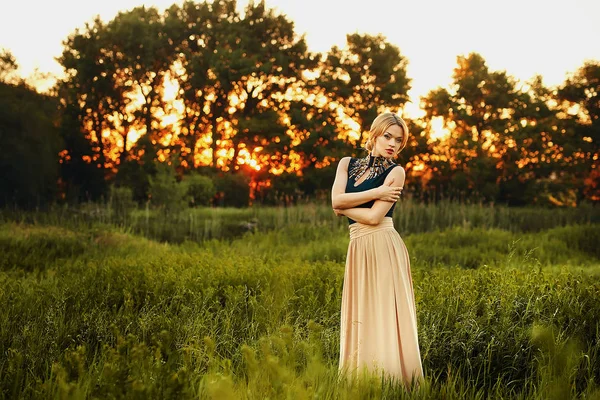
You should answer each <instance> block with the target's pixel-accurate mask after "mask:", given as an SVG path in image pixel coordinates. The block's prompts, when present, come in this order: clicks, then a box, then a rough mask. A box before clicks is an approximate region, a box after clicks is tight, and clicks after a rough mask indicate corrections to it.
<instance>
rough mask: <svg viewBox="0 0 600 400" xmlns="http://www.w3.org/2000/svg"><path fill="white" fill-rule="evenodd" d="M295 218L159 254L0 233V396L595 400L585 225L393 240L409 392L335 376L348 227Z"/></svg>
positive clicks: (598, 374)
mask: <svg viewBox="0 0 600 400" xmlns="http://www.w3.org/2000/svg"><path fill="white" fill-rule="evenodd" d="M315 209H316V210H317V209H318V208H315ZM277 212H280V211H277ZM232 213H234V212H232ZM294 213H295V214H294ZM292 214H294V215H296V216H295V217H294V216H291V215H292ZM300 214H301V213H300V212H299V211H298V210H293V209H290V215H288V216H287V217H286V218H290V219H291V220H292V222H290V223H289V225H287V226H286V225H285V224H283V223H282V225H281V226H278V227H273V228H272V229H271V230H268V231H264V232H262V231H257V232H255V233H246V234H241V236H240V235H238V236H237V237H232V238H229V239H228V240H219V239H214V238H213V239H206V240H204V241H202V242H196V241H194V240H191V239H190V238H188V239H187V240H181V241H179V240H175V241H174V242H175V243H171V244H167V243H159V242H156V241H153V240H150V239H148V238H144V237H141V236H138V235H135V234H133V233H131V231H132V230H131V229H130V228H127V227H123V226H120V227H119V226H111V225H109V224H107V223H101V222H93V223H89V221H88V222H86V223H79V224H78V225H77V224H75V222H72V224H70V225H69V224H67V225H66V226H65V227H57V226H55V225H52V224H39V223H38V224H29V223H17V222H8V221H6V222H4V223H3V224H0V252H1V253H2V254H3V257H2V259H1V260H0V304H2V309H1V310H0V354H1V356H0V398H140V399H142V398H143V399H147V398H215V399H217V398H218V399H222V398H246V399H263V398H271V399H279V398H294V399H296V398H298V399H302V398H306V399H308V398H331V399H333V398H335V399H358V398H361V399H362V398H369V399H371V398H372V399H378V398H390V399H395V398H431V399H436V398H447V399H484V398H523V399H525V398H528V399H529V398H539V399H546V398H557V399H563V398H570V397H575V396H581V397H584V396H585V398H596V399H598V398H600V391H599V389H598V385H599V384H600V367H599V365H600V354H598V349H599V348H600V318H599V316H600V283H599V281H598V275H599V273H598V271H599V268H598V267H599V266H600V261H599V256H598V249H597V246H596V244H597V243H598V235H599V232H600V229H599V226H598V225H591V224H589V223H585V224H583V225H574V224H571V225H568V224H566V223H565V224H562V225H568V226H561V224H554V225H552V224H551V223H549V222H539V226H542V225H544V224H548V225H552V226H551V227H550V228H548V229H537V230H531V229H530V230H517V229H514V230H510V229H499V228H490V227H471V226H468V224H462V225H454V226H453V227H444V228H443V229H435V230H429V231H426V232H420V233H417V232H402V230H401V229H398V230H399V231H400V233H401V235H402V237H403V239H404V241H405V243H406V245H407V247H408V249H409V253H410V255H411V266H412V274H413V282H414V287H415V296H416V302H417V312H418V315H417V317H418V329H419V342H420V348H421V355H422V358H423V367H424V371H425V374H426V381H425V382H424V384H423V385H422V386H421V387H420V388H419V389H418V390H414V391H413V392H410V393H409V392H406V391H405V390H404V389H403V388H402V386H400V385H398V384H397V383H394V382H389V381H385V380H382V379H380V378H378V377H377V376H365V377H364V378H363V379H361V380H360V381H358V382H353V383H349V382H346V381H344V380H340V379H339V377H338V374H337V360H338V356H339V353H338V351H339V348H338V346H339V310H340V301H341V290H342V283H343V273H344V260H345V254H346V250H347V245H348V231H347V227H345V226H342V225H340V226H337V225H335V224H333V223H332V222H331V221H324V222H323V223H321V224H313V223H311V222H310V221H308V222H303V221H299V220H295V221H294V218H296V219H299V218H300V217H299V215H300ZM273 215H277V214H273ZM46 218H51V216H46ZM13 220H14V219H13ZM554 222H556V221H554ZM565 222H566V221H565ZM415 230H416V229H415Z"/></svg>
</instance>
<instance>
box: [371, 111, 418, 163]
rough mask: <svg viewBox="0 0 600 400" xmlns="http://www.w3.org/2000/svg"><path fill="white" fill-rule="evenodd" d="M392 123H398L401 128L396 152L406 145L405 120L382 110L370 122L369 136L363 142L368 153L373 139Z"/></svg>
mask: <svg viewBox="0 0 600 400" xmlns="http://www.w3.org/2000/svg"><path fill="white" fill-rule="evenodd" d="M392 125H398V126H399V127H400V128H402V143H400V149H399V150H398V153H400V152H401V151H402V149H404V147H406V143H408V126H407V125H406V122H404V120H403V119H402V118H400V117H399V116H398V115H396V114H394V113H392V112H384V113H383V114H379V115H378V116H377V118H375V119H374V120H373V123H372V124H371V129H370V131H369V138H368V139H367V142H366V143H365V149H367V150H368V151H369V153H370V152H371V151H372V150H373V145H374V144H375V140H377V138H378V137H379V136H381V135H383V134H384V132H385V131H386V130H387V128H389V127H390V126H392ZM398 153H396V154H398Z"/></svg>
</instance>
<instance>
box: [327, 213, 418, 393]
mask: <svg viewBox="0 0 600 400" xmlns="http://www.w3.org/2000/svg"><path fill="white" fill-rule="evenodd" d="M349 228H350V244H349V246H348V253H347V257H346V270H345V274H344V284H343V290H342V311H341V329H340V360H339V369H340V371H341V372H343V373H344V374H348V375H349V376H351V377H352V376H357V374H358V373H360V372H361V370H364V369H366V370H368V371H369V372H378V371H379V372H381V370H383V372H384V373H385V374H386V375H388V377H392V378H393V379H398V380H399V381H401V382H402V383H404V384H405V385H411V381H413V380H414V381H415V383H417V384H418V381H419V380H420V378H422V377H423V368H422V365H421V354H420V350H419V341H418V334H417V313H416V308H415V298H414V291H413V284H412V278H411V273H410V260H409V256H408V251H407V249H406V246H405V245H404V242H403V241H402V238H401V237H400V235H399V234H398V232H397V231H396V230H395V228H394V223H393V220H392V218H391V217H384V218H383V221H382V222H381V223H380V224H379V225H366V224H362V223H359V222H355V223H353V224H351V225H350V226H349ZM363 367H365V368H363Z"/></svg>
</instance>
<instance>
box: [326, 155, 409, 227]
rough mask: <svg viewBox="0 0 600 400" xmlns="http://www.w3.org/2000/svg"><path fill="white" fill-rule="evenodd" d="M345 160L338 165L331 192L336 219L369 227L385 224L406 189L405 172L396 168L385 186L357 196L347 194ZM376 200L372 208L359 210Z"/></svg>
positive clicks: (387, 177)
mask: <svg viewBox="0 0 600 400" xmlns="http://www.w3.org/2000/svg"><path fill="white" fill-rule="evenodd" d="M349 162H350V157H344V158H342V159H341V160H340V162H339V163H338V167H337V171H336V175H335V180H334V181H333V187H332V188H331V206H332V207H333V210H334V212H335V213H336V215H345V216H347V217H349V218H352V219H353V220H355V221H357V222H360V223H362V224H367V225H377V224H378V223H380V222H381V220H383V217H385V214H387V212H388V211H389V210H390V208H391V207H392V204H394V202H395V201H396V200H398V197H399V195H400V192H401V191H402V188H403V186H404V179H405V173H404V168H402V167H399V168H398V167H396V168H394V169H393V170H391V171H390V173H389V174H388V176H386V178H385V181H384V183H383V185H381V186H379V187H376V188H373V189H369V190H365V191H362V192H357V193H345V191H346V184H347V182H348V163H349ZM371 200H375V202H374V203H373V206H371V208H357V207H355V206H358V205H360V204H363V203H366V202H368V201H371Z"/></svg>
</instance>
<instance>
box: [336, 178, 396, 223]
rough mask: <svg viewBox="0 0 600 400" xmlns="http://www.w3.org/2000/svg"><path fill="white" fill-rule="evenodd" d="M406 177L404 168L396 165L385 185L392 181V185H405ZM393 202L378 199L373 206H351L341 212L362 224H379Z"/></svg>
mask: <svg viewBox="0 0 600 400" xmlns="http://www.w3.org/2000/svg"><path fill="white" fill-rule="evenodd" d="M404 179H405V173H404V168H402V167H398V168H396V167H394V169H393V170H392V171H390V173H389V174H388V176H387V177H386V178H385V182H384V185H386V184H388V185H389V184H390V182H391V185H392V186H394V187H403V186H404ZM392 204H393V203H392V202H389V201H383V200H376V201H375V203H373V206H371V208H350V209H345V210H341V211H340V212H341V213H342V214H343V215H345V216H347V217H349V218H351V219H353V220H355V221H356V222H360V223H361V224H367V225H377V224H379V223H380V222H381V221H382V220H383V217H385V214H387V212H388V211H389V210H390V208H392Z"/></svg>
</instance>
